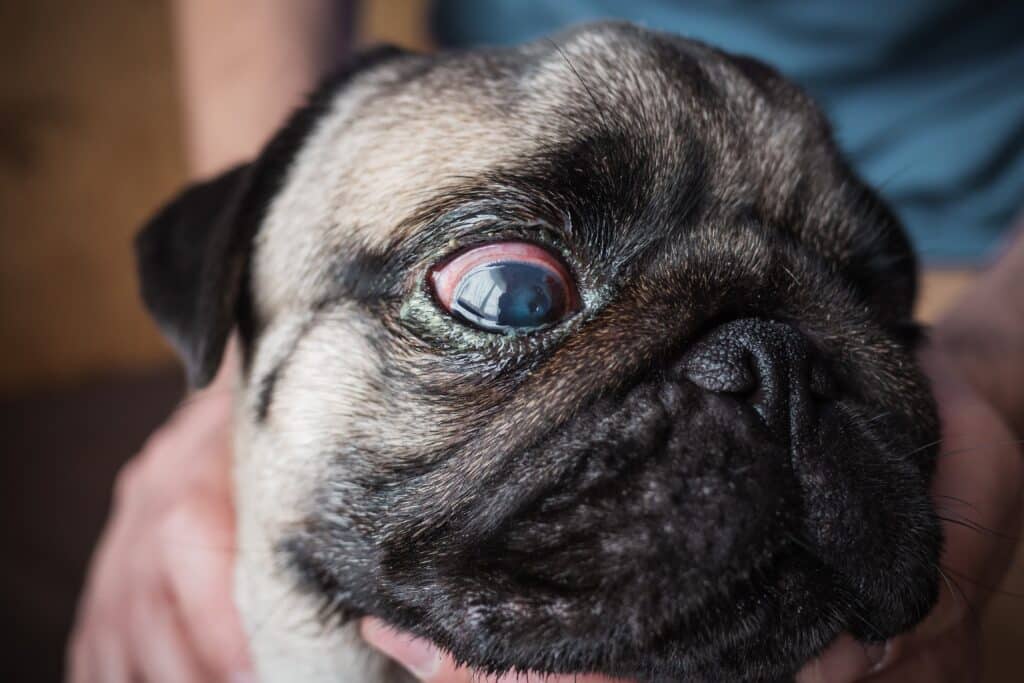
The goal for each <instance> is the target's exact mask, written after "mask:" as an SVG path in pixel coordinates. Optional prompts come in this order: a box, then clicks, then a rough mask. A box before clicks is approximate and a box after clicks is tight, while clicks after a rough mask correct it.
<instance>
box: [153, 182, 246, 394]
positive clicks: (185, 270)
mask: <svg viewBox="0 0 1024 683" xmlns="http://www.w3.org/2000/svg"><path fill="white" fill-rule="evenodd" d="M254 175H255V169H254V164H245V165H242V166H238V167H236V168H234V169H232V170H230V171H227V172H225V173H223V174H222V175H220V176H217V177H216V178H213V179H212V180H208V181H206V182H202V183H197V184H195V185H193V186H191V187H189V188H188V189H186V190H185V191H184V192H183V193H182V194H181V195H179V196H178V197H177V198H175V199H174V200H172V201H171V202H170V203H169V204H168V205H167V206H165V207H164V208H163V209H162V210H161V211H160V212H159V213H158V214H157V216H156V217H155V218H153V219H152V220H151V221H150V222H149V223H147V224H146V226H145V227H144V228H143V229H142V232H140V233H139V234H138V236H137V237H136V238H135V251H136V258H137V262H138V269H139V276H140V279H141V282H142V299H143V301H144V302H145V304H146V307H147V308H148V309H149V311H150V313H152V314H153V317H154V318H156V321H157V323H158V324H159V325H160V329H161V330H162V331H163V333H164V335H165V336H166V337H167V338H168V339H169V340H170V342H171V343H172V344H173V345H174V347H175V349H176V350H177V351H178V353H179V354H180V355H181V357H182V359H183V360H184V362H185V370H186V373H187V374H188V381H189V384H191V385H192V386H194V387H203V386H205V385H207V384H208V383H209V382H210V380H212V379H213V376H214V375H215V374H216V372H217V368H218V367H219V366H220V361H221V357H222V356H223V354H224V347H225V346H226V345H227V340H228V336H229V335H230V333H231V329H232V328H233V327H234V324H235V320H236V318H237V315H236V312H237V311H236V309H237V305H238V302H239V300H240V296H241V293H242V288H243V282H242V280H243V277H244V274H245V272H246V267H247V261H248V255H249V249H250V245H251V242H252V237H253V235H254V234H255V230H256V226H255V225H254V224H253V223H255V222H257V220H258V219H257V217H255V216H251V215H246V214H247V213H251V212H248V211H247V210H246V206H247V201H246V200H247V197H248V195H249V194H250V190H251V186H252V184H253V178H254Z"/></svg>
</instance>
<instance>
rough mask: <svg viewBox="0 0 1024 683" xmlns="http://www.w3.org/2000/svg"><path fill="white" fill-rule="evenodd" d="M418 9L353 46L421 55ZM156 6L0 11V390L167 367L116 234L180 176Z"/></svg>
mask: <svg viewBox="0 0 1024 683" xmlns="http://www.w3.org/2000/svg"><path fill="white" fill-rule="evenodd" d="M423 7H424V3H423V2H422V1H421V0H415V1H407V0H378V1H376V2H370V3H366V4H364V6H363V11H362V14H361V17H360V31H359V33H360V37H361V41H362V42H372V41H376V40H388V41H392V42H398V43H402V44H406V45H414V46H424V45H425V42H426V39H425V35H426V34H425V31H424V30H423V22H422V20H421V16H422V11H423ZM170 19H171V17H170V7H169V3H168V2H167V1H166V0H88V1H87V2H86V1H82V0H77V1H76V0H32V1H31V2H29V1H15V2H3V3H0V55H2V58H0V396H2V395H9V394H12V393H20V392H22V391H24V390H30V389H35V388H40V387H49V386H54V385H61V384H67V383H73V382H76V381H78V380H81V379H84V378H87V377H89V376H93V375H99V374H105V373H109V372H111V371H119V370H131V369H137V368H142V367H148V366H152V365H154V364H159V363H167V362H171V355H170V351H169V350H168V348H167V346H166V345H165V344H164V343H163V341H162V340H161V339H160V338H159V337H158V335H157V334H156V331H155V329H154V327H153V325H152V324H151V323H150V321H149V319H148V318H147V317H146V315H145V313H144V312H143V310H142V309H141V307H140V305H139V300H138V297H137V294H136V291H137V289H136V281H135V271H134V264H133V262H132V256H131V249H130V246H131V238H132V235H133V234H134V232H135V231H136V229H137V228H138V226H139V225H140V223H141V222H142V221H143V220H144V219H145V218H146V217H147V216H148V215H149V214H150V213H151V212H152V211H153V210H154V209H155V208H156V207H157V206H158V205H159V204H160V203H161V202H162V201H163V200H165V199H167V198H168V197H169V196H171V195H172V194H173V193H174V192H175V190H176V189H177V188H179V187H180V186H181V185H182V183H184V182H185V180H186V178H187V171H186V167H185V159H184V155H183V151H182V150H183V147H182V144H181V132H182V131H181V123H180V103H179V100H178V92H177V88H176V84H175V71H174V54H173V49H172V36H171V25H170Z"/></svg>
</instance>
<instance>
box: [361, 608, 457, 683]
mask: <svg viewBox="0 0 1024 683" xmlns="http://www.w3.org/2000/svg"><path fill="white" fill-rule="evenodd" d="M363 633H364V635H365V636H367V639H368V640H370V641H371V642H372V643H373V645H374V647H376V648H377V649H378V650H380V651H381V652H383V653H384V654H386V655H387V656H388V657H391V658H392V659H394V660H395V661H397V662H398V663H399V664H401V665H402V666H404V667H405V668H406V669H408V670H409V673H411V674H412V675H413V676H415V677H416V678H419V679H421V680H427V679H429V678H431V677H432V676H434V675H436V674H437V672H438V671H439V670H440V669H441V652H440V651H439V650H438V649H437V648H436V647H434V645H433V644H431V643H430V642H429V641H426V640H423V639H421V638H413V637H412V636H408V635H406V634H404V633H399V632H398V631H395V630H394V629H391V628H390V627H388V626H386V625H384V624H382V623H380V622H377V621H376V620H367V622H366V623H365V624H364V626H363Z"/></svg>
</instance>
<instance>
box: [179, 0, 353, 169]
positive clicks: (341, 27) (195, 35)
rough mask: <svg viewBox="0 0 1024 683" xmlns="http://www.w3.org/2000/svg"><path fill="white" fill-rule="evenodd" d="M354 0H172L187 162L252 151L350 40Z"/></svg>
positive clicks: (236, 157) (213, 165) (199, 165)
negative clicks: (286, 0) (347, 0)
mask: <svg viewBox="0 0 1024 683" xmlns="http://www.w3.org/2000/svg"><path fill="white" fill-rule="evenodd" d="M354 4H355V3H354V2H345V1H344V0H289V1H288V2H281V1H280V0H176V1H175V3H174V18H175V27H176V39H177V44H178V55H179V65H180V69H179V71H180V75H181V88H182V92H183V95H184V102H185V131H186V143H187V146H188V154H189V161H190V166H191V169H192V171H193V173H195V174H196V175H200V176H204V175H209V174H211V173H214V172H216V171H219V170H221V169H223V168H225V167H227V166H229V165H231V164H233V163H237V162H239V161H243V160H245V159H248V158H250V157H252V156H253V154H254V153H255V152H256V150H257V149H258V148H259V146H260V145H261V144H262V143H263V142H264V141H265V140H266V139H267V138H268V137H269V136H270V134H271V133H272V132H273V131H274V129H276V128H277V127H278V126H279V125H280V124H281V122H282V121H283V120H284V118H285V117H286V116H287V115H288V113H289V112H291V111H292V110H293V109H294V108H295V107H296V106H298V105H299V104H300V103H301V102H302V98H303V97H304V96H305V95H306V94H307V93H308V92H309V91H310V90H311V89H312V88H313V87H314V86H315V84H316V82H317V81H318V80H319V79H320V77H321V76H322V75H323V74H324V73H325V72H326V71H327V70H329V69H330V68H331V67H332V66H333V65H334V64H335V63H337V62H338V60H339V59H340V58H341V57H342V56H343V55H344V53H345V50H346V49H347V46H348V45H349V44H350V42H351V41H350V40H349V38H350V32H351V31H350V29H351V25H352V21H351V17H352V15H353V12H352V8H353V6H354Z"/></svg>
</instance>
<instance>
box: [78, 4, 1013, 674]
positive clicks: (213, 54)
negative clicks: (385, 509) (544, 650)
mask: <svg viewBox="0 0 1024 683" xmlns="http://www.w3.org/2000/svg"><path fill="white" fill-rule="evenodd" d="M345 5H346V3H336V2H331V1H330V0H295V1H294V2H288V3H281V2H277V0H217V1H211V0H178V1H177V2H176V3H175V21H176V25H177V29H178V30H177V36H178V42H179V53H180V55H181V56H180V65H181V85H182V89H183V92H184V101H185V104H186V106H185V118H186V130H187V131H188V138H187V144H188V149H189V153H190V159H191V165H192V169H193V171H194V173H195V175H196V176H208V175H210V174H212V173H213V172H216V171H218V170H221V169H223V168H226V167H227V166H230V165H231V164H233V163H236V162H238V161H241V160H244V159H247V158H250V157H251V156H252V155H253V154H254V153H255V150H256V149H258V148H259V146H260V145H261V144H262V143H263V141H264V140H265V139H266V138H267V137H268V136H269V135H270V133H271V132H272V131H273V130H274V129H276V128H277V127H278V126H279V125H280V123H281V121H282V120H283V119H284V118H285V116H286V115H287V114H288V112H289V111H290V110H291V109H292V108H293V107H294V106H295V105H297V104H298V103H299V102H300V101H301V99H302V96H303V95H304V94H305V93H306V92H308V91H309V90H310V89H312V87H313V85H314V84H315V83H316V82H317V81H318V80H319V78H320V76H321V75H322V74H323V73H324V72H325V71H326V70H327V69H329V68H330V66H331V65H332V64H333V63H334V62H335V61H336V60H337V59H338V58H340V56H341V55H342V53H343V50H342V49H341V47H340V46H344V45H345V44H346V39H347V38H346V37H347V31H346V18H347V17H349V16H350V13H349V11H348V10H349V9H350V8H348V7H346V6H345ZM931 339H932V342H931V344H930V345H929V346H928V347H927V348H926V349H925V351H924V352H923V354H922V358H921V360H922V363H923V365H924V367H925V370H926V372H927V373H928V375H929V377H930V378H931V380H932V383H933V387H934V389H935V394H936V398H937V400H938V404H939V411H940V415H941V418H942V421H943V443H942V447H941V451H942V453H943V455H942V456H941V457H940V458H939V463H938V468H937V471H936V478H935V483H934V494H935V500H936V505H937V507H938V509H939V510H940V513H941V514H943V515H944V516H946V517H949V518H950V519H951V520H953V521H950V522H947V523H946V524H945V533H946V538H947V544H946V550H945V555H944V557H943V561H942V566H943V570H944V571H945V572H946V575H947V577H948V578H949V584H948V585H947V586H948V589H947V590H943V591H942V594H941V598H940V600H939V603H938V605H937V606H936V608H935V610H934V611H933V613H932V614H931V615H930V616H929V617H928V619H926V621H925V622H924V623H922V624H921V626H919V627H918V628H917V629H916V630H915V631H914V632H913V633H911V634H908V635H905V636H901V637H900V638H897V639H895V640H894V641H892V642H891V643H888V644H886V646H885V647H875V648H869V649H866V648H864V647H863V646H861V645H860V644H858V643H856V642H855V641H853V640H852V639H851V638H849V637H841V638H840V639H839V640H838V641H837V642H836V643H835V644H833V645H832V646H831V647H830V648H829V649H828V650H827V651H826V652H825V653H823V655H822V656H821V657H820V658H819V659H817V660H814V661H812V662H810V663H809V664H808V665H807V666H806V667H805V668H804V670H803V671H801V673H800V677H799V680H800V682H801V683H813V682H817V681H828V682H829V683H844V682H845V681H853V680H871V681H882V682H889V681H891V682H893V683H895V682H896V681H900V682H904V681H910V682H913V681H929V682H935V681H938V682H940V683H941V682H943V681H949V682H953V681H957V682H959V681H969V680H974V678H975V677H976V672H977V670H978V639H979V633H978V611H979V610H980V609H981V607H983V605H984V602H985V600H986V598H987V597H988V596H989V595H990V592H989V591H987V590H986V589H985V588H983V587H984V586H996V585H998V584H999V581H1000V579H1001V578H1002V576H1003V575H1004V573H1005V571H1006V567H1007V564H1008V561H1009V558H1010V557H1011V556H1012V552H1013V549H1014V545H1015V544H1014V543H1012V542H1007V540H1006V539H1007V538H1015V537H1016V526H1017V522H1018V520H1019V519H1020V490H1021V483H1022V467H1021V462H1022V460H1021V453H1020V449H1019V446H1018V445H1017V444H1018V443H1019V442H1018V439H1019V437H1020V435H1021V434H1022V433H1024V393H1022V392H1024V382H1021V381H1020V378H1022V377H1024V240H1017V242H1016V244H1015V246H1013V247H1012V248H1011V249H1009V250H1008V251H1007V252H1006V253H1005V254H1004V256H1003V257H1002V258H1001V259H1000V260H999V262H998V263H997V264H996V265H995V266H994V267H993V268H991V269H989V270H988V271H987V272H985V273H984V274H982V275H981V276H980V277H979V278H977V280H976V282H975V284H974V285H972V286H971V288H970V289H969V290H968V291H967V293H966V294H965V296H964V297H963V298H962V299H961V300H960V302H959V303H957V304H956V305H954V307H953V308H952V310H951V312H950V313H949V314H948V315H947V316H946V317H945V318H943V319H942V320H941V321H940V322H939V323H938V324H937V325H936V326H935V328H934V330H933V332H932V335H931ZM234 372H235V365H234V354H233V353H229V354H228V359H227V361H226V362H225V364H224V367H223V368H222V371H221V374H220V375H219V376H218V378H217V380H215V382H214V383H213V384H212V385H211V386H210V387H209V388H207V389H205V390H203V391H201V392H197V393H196V394H194V395H192V396H191V397H190V398H189V399H188V400H187V401H186V403H185V404H184V405H183V406H182V407H181V408H180V409H179V410H178V411H177V412H176V413H175V415H173V416H172V417H171V418H170V419H169V421H168V422H167V424H165V425H164V426H163V427H161V428H160V429H159V430H158V431H157V432H156V433H155V434H154V435H153V437H152V438H151V439H150V440H149V441H148V442H147V444H146V445H145V446H144V447H143V449H142V451H141V452H140V453H139V454H138V455H137V456H136V457H135V458H134V459H133V460H132V461H131V462H130V463H129V464H128V465H127V466H126V467H125V469H124V471H123V472H122V473H121V475H120V476H119V479H118V483H117V485H116V487H115V497H114V508H113V512H112V515H111V518H110V520H109V521H108V525H107V528H106V531H105V532H104V536H103V538H102V540H101V543H100V545H99V546H98V548H97V551H96V554H95V557H94V558H93V563H92V568H91V571H90V576H89V579H88V582H87V586H86V590H85V593H84V595H83V598H82V602H81V605H80V608H79V614H78V619H77V624H76V628H75V632H74V634H73V637H72V640H71V643H70V646H69V662H68V663H69V679H70V680H71V681H73V682H75V683H79V682H92V681H97V682H99V681H104V682H107V681H113V682H114V683H117V682H118V681H129V680H138V679H142V680H146V681H179V680H181V681H202V680H216V681H222V680H237V681H244V680H251V673H250V669H249V659H248V653H247V649H246V641H245V637H244V634H243V631H242V628H241V625H240V621H239V618H238V615H237V613H236V611H235V607H234V605H233V603H232V601H231V600H230V597H229V596H231V595H232V594H233V592H232V590H231V582H232V566H233V557H234V552H235V545H234V542H235V541H234V512H233V506H232V499H231V495H232V494H231V486H230V476H229V475H230V461H231V453H230V431H231V415H230V412H231V402H230V387H231V383H232V380H233V373H234ZM965 521H969V525H964V524H963V522H965ZM972 527H973V528H972ZM978 529H989V530H992V533H985V532H979V531H978ZM243 551H244V549H243ZM968 606H970V607H968ZM363 634H364V636H365V637H366V638H367V640H368V642H370V643H371V644H372V645H374V646H375V647H377V648H379V649H380V650H381V651H383V652H385V653H386V654H389V655H391V656H393V657H394V658H396V659H398V660H399V661H400V662H401V663H403V664H404V665H405V666H406V667H407V668H409V669H410V670H413V671H414V672H418V675H419V678H420V679H421V680H424V681H429V682H430V683H460V682H462V681H470V680H473V681H480V680H486V679H482V678H481V677H479V675H477V676H475V677H474V674H473V673H472V672H470V671H467V670H465V669H459V668H458V667H456V666H455V664H454V663H453V662H452V661H451V660H450V659H449V658H447V657H445V656H444V655H443V654H442V653H439V652H437V651H436V649H434V648H433V647H432V646H430V644H429V643H423V642H421V641H414V640H411V639H410V638H409V637H408V636H405V635H402V634H398V633H395V632H394V631H392V630H391V629H389V628H387V627H386V626H385V625H382V624H380V623H378V622H374V621H369V620H367V621H365V622H364V624H363ZM880 666H881V667H884V672H880V673H872V670H873V669H877V667H880ZM501 680H502V683H505V682H506V681H521V682H522V681H527V680H529V679H527V678H522V677H520V678H516V677H510V678H505V679H501ZM545 680H546V681H549V682H550V683H558V682H560V681H575V682H576V683H596V682H597V681H600V680H607V679H601V678H586V677H583V676H578V677H568V678H547V679H545Z"/></svg>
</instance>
